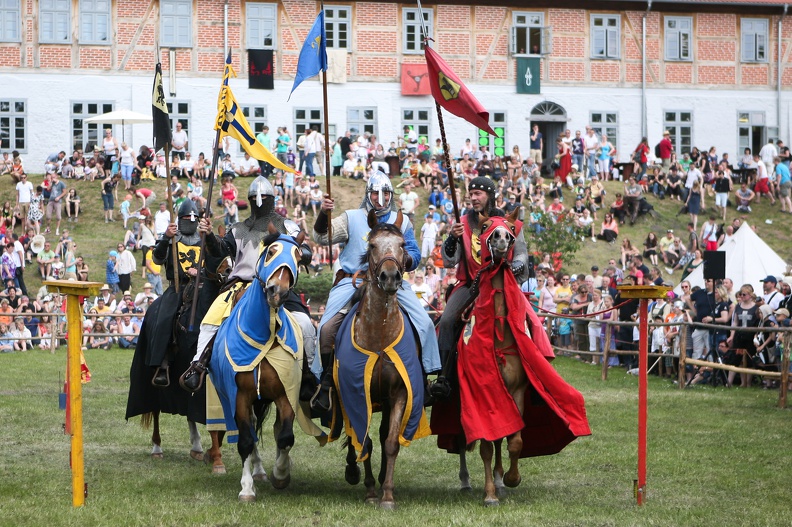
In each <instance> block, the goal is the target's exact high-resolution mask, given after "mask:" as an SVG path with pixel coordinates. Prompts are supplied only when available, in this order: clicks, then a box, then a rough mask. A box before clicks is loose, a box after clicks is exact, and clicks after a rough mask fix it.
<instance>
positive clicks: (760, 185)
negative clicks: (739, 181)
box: [754, 145, 775, 205]
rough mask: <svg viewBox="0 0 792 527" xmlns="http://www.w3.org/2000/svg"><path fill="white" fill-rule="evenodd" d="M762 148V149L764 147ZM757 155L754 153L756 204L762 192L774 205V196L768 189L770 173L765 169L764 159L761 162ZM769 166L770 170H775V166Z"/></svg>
mask: <svg viewBox="0 0 792 527" xmlns="http://www.w3.org/2000/svg"><path fill="white" fill-rule="evenodd" d="M771 146H772V145H771ZM762 150H764V148H763V149H762ZM759 157H760V154H754V162H755V163H756V185H755V186H754V192H755V193H756V204H757V205H758V204H759V198H761V197H762V194H767V196H768V197H769V198H770V203H771V204H772V205H775V196H773V192H772V191H771V189H770V174H769V172H768V171H767V167H766V166H765V163H764V161H762V162H761V163H760V162H759ZM771 166H772V168H771V170H775V166H774V165H771Z"/></svg>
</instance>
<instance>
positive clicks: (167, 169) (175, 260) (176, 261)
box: [165, 143, 179, 293]
mask: <svg viewBox="0 0 792 527" xmlns="http://www.w3.org/2000/svg"><path fill="white" fill-rule="evenodd" d="M170 149H171V145H170V143H166V144H165V177H166V178H167V179H166V180H165V181H166V187H167V189H168V210H169V211H171V214H173V215H174V217H175V218H176V220H177V221H175V222H174V223H176V225H178V224H179V222H178V217H179V216H178V211H176V210H175V209H174V208H173V189H172V188H171V184H170ZM176 243H177V242H176V237H175V236H174V237H173V238H171V256H172V258H173V283H174V285H175V286H176V292H177V293H178V292H179V251H178V249H177V248H176Z"/></svg>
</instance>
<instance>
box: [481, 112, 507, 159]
mask: <svg viewBox="0 0 792 527" xmlns="http://www.w3.org/2000/svg"><path fill="white" fill-rule="evenodd" d="M490 126H491V127H492V129H493V130H495V133H497V134H498V136H497V137H495V136H493V135H490V134H489V133H488V132H485V131H484V130H479V131H478V146H480V147H481V146H486V147H487V150H488V151H489V153H490V156H489V157H490V159H492V157H493V156H498V157H503V156H505V155H506V112H490Z"/></svg>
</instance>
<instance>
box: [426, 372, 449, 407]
mask: <svg viewBox="0 0 792 527" xmlns="http://www.w3.org/2000/svg"><path fill="white" fill-rule="evenodd" d="M429 393H430V394H432V397H434V398H435V399H436V400H438V401H445V400H446V399H448V398H449V397H450V396H451V384H450V383H449V382H448V379H446V378H445V377H443V376H442V375H439V376H438V377H437V380H435V381H434V382H433V383H432V384H431V385H430V386H429Z"/></svg>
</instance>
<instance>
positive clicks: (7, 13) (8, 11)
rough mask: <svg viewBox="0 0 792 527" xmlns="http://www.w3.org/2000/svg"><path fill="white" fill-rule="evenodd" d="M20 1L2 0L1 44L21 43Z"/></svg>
mask: <svg viewBox="0 0 792 527" xmlns="http://www.w3.org/2000/svg"><path fill="white" fill-rule="evenodd" d="M19 2H20V0H0V42H19V23H20V20H21V12H20V7H19Z"/></svg>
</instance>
